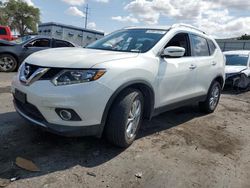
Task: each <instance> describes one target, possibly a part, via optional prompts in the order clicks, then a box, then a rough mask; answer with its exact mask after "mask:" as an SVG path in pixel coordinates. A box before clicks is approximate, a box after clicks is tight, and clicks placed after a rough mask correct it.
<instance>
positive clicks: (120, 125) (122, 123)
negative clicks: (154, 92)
mask: <svg viewBox="0 0 250 188" xmlns="http://www.w3.org/2000/svg"><path fill="white" fill-rule="evenodd" d="M143 102H144V99H143V95H142V93H141V92H140V91H139V90H136V89H127V90H126V91H124V92H123V93H122V94H121V95H120V96H119V97H118V98H117V99H116V101H115V102H114V104H113V106H112V108H111V111H110V114H109V117H108V122H107V125H106V128H105V135H106V138H107V139H108V140H109V141H110V142H111V143H113V144H114V145H116V146H119V147H128V146H129V145H131V144H132V143H133V141H134V140H135V137H136V135H137V132H138V130H139V127H140V124H141V121H142V117H143V107H144V105H143Z"/></svg>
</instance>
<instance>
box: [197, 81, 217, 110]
mask: <svg viewBox="0 0 250 188" xmlns="http://www.w3.org/2000/svg"><path fill="white" fill-rule="evenodd" d="M220 95H221V85H220V83H219V82H217V81H214V82H213V83H212V84H211V86H210V89H209V91H208V94H207V99H206V100H205V101H204V102H200V103H199V106H200V109H201V111H202V112H205V113H212V112H214V111H215V109H216V107H217V105H218V103H219V100H220Z"/></svg>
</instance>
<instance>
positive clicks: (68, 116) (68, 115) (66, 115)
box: [59, 110, 72, 121]
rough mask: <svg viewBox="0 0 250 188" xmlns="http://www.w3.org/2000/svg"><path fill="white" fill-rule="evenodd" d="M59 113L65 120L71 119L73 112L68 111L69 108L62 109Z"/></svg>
mask: <svg viewBox="0 0 250 188" xmlns="http://www.w3.org/2000/svg"><path fill="white" fill-rule="evenodd" d="M59 115H60V117H61V118H62V119H63V120H65V121H69V120H71V118H72V115H71V113H70V112H69V111H67V110H60V111H59Z"/></svg>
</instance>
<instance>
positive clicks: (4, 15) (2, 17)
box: [0, 1, 8, 25]
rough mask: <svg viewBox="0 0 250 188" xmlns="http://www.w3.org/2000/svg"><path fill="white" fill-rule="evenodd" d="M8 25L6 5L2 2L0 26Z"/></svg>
mask: <svg viewBox="0 0 250 188" xmlns="http://www.w3.org/2000/svg"><path fill="white" fill-rule="evenodd" d="M7 23H8V19H7V16H6V14H5V11H4V3H3V2H2V1H0V25H6V24H7Z"/></svg>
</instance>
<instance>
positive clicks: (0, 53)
mask: <svg viewBox="0 0 250 188" xmlns="http://www.w3.org/2000/svg"><path fill="white" fill-rule="evenodd" d="M3 54H8V55H11V56H13V57H14V58H15V60H16V62H17V67H16V69H15V70H17V69H18V67H19V66H20V61H19V58H18V56H17V55H16V54H14V53H12V52H0V55H3Z"/></svg>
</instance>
